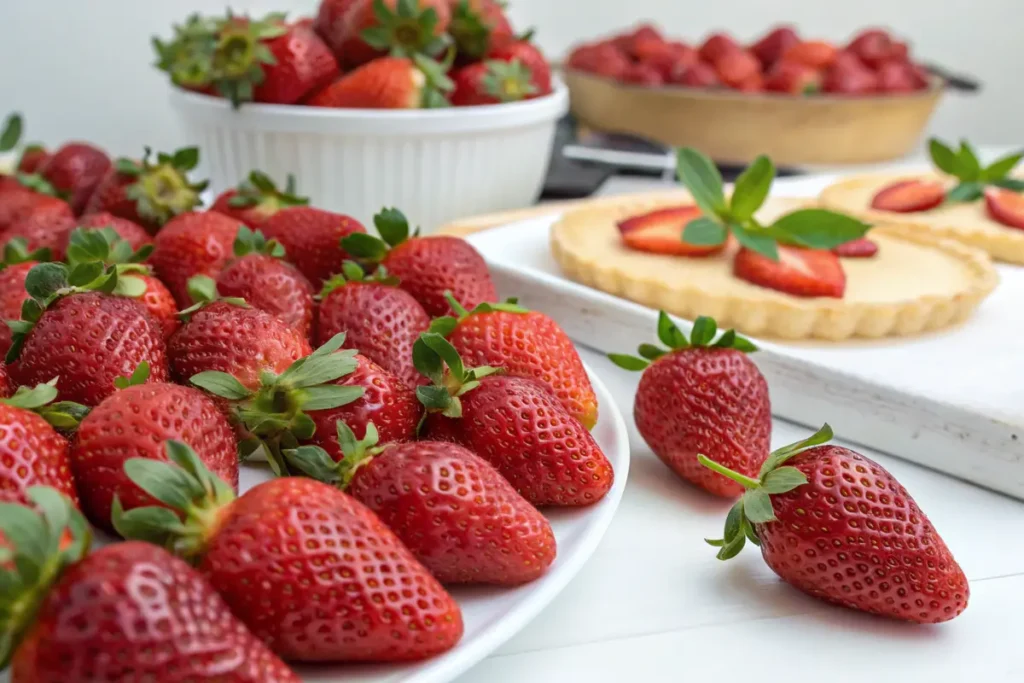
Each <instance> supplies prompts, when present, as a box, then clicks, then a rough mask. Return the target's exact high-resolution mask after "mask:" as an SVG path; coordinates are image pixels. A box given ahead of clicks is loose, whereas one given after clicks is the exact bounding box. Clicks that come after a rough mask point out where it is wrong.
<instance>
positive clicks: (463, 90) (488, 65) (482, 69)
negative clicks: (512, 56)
mask: <svg viewBox="0 0 1024 683" xmlns="http://www.w3.org/2000/svg"><path fill="white" fill-rule="evenodd" d="M531 78H532V75H531V73H530V70H529V69H527V68H526V67H525V66H523V63H522V62H520V61H518V60H516V61H512V62H502V61H498V60H493V59H492V60H488V61H486V62H475V63H473V64H470V65H468V66H464V67H462V68H461V69H459V70H458V71H456V72H455V74H454V77H453V80H454V82H455V92H453V93H452V96H451V101H452V104H454V105H455V106H457V107H468V106H477V105H483V104H501V103H503V102H519V101H521V100H525V99H527V98H529V97H530V96H531V95H533V94H534V93H535V92H536V88H535V87H534V85H533V84H532V83H531V82H530V80H531Z"/></svg>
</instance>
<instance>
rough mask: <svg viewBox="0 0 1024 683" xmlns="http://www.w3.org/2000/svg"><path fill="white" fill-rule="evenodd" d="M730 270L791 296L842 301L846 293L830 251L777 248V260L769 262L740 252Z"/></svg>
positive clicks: (746, 251) (753, 253)
mask: <svg viewBox="0 0 1024 683" xmlns="http://www.w3.org/2000/svg"><path fill="white" fill-rule="evenodd" d="M732 270H733V274H734V275H735V276H736V277H738V278H739V279H741V280H746V281H747V282H750V283H752V284H755V285H758V286H761V287H767V288H768V289H774V290H776V291H778V292H784V293H786V294H792V295H793V296H805V297H816V296H828V297H834V298H837V299H841V298H842V297H843V293H844V292H845V291H846V273H844V272H843V266H842V264H840V263H839V257H838V256H836V255H835V254H833V253H832V252H831V251H822V250H819V249H802V248H800V247H787V246H782V245H779V260H778V261H772V260H771V259H770V258H768V257H767V256H762V255H761V254H759V253H757V252H756V251H751V250H750V249H740V250H739V252H738V253H737V254H736V260H735V261H733V265H732Z"/></svg>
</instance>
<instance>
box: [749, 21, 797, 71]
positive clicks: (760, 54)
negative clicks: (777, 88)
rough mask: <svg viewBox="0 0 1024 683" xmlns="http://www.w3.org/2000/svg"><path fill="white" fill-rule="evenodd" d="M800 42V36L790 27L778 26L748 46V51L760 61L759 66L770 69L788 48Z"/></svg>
mask: <svg viewBox="0 0 1024 683" xmlns="http://www.w3.org/2000/svg"><path fill="white" fill-rule="evenodd" d="M799 42H800V36H798V35H797V33H796V31H795V30H794V29H793V28H792V27H791V26H778V27H776V28H774V29H772V30H771V31H770V32H768V33H766V34H765V35H764V37H763V38H761V39H760V40H759V41H757V42H756V43H754V44H753V45H751V46H750V51H751V52H753V53H754V56H755V57H757V58H758V59H759V60H760V61H761V66H763V67H764V68H765V69H770V68H771V67H772V66H774V65H775V63H776V62H778V61H779V60H780V59H781V58H782V55H783V54H784V53H785V52H786V50H788V49H789V48H791V47H793V46H794V45H796V44H797V43H799Z"/></svg>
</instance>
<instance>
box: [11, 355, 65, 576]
mask: <svg viewBox="0 0 1024 683" xmlns="http://www.w3.org/2000/svg"><path fill="white" fill-rule="evenodd" d="M4 374H5V379H6V372H5V373H4ZM56 398H57V387H56V382H54V381H51V382H50V383H48V384H40V385H38V386H36V387H35V388H34V389H29V388H28V387H21V388H20V389H18V391H17V393H15V394H14V395H13V396H12V397H10V398H4V399H0V502H7V503H27V502H28V498H27V496H26V493H27V492H28V490H29V488H30V487H32V486H51V487H53V488H55V489H57V490H58V491H59V492H60V493H62V494H63V495H65V496H67V497H68V498H69V499H71V501H72V502H74V504H75V505H78V492H77V491H76V489H75V481H74V479H73V478H72V474H71V466H70V461H69V460H68V442H67V440H66V439H65V438H64V437H63V436H61V435H60V434H59V433H57V431H56V430H55V429H54V426H56V427H59V428H62V429H66V428H71V427H73V426H75V424H76V423H77V420H78V419H79V418H81V416H82V414H83V413H84V412H85V410H84V409H83V408H82V406H77V405H74V404H68V403H63V404H62V403H53V401H54V399H56ZM2 538H3V536H2V535H0V539H2ZM0 572H2V569H0Z"/></svg>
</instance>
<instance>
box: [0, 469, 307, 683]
mask: <svg viewBox="0 0 1024 683" xmlns="http://www.w3.org/2000/svg"><path fill="white" fill-rule="evenodd" d="M30 498H31V499H32V502H33V503H34V504H35V506H36V507H37V508H38V509H39V510H40V511H41V512H42V514H38V513H35V512H33V511H32V510H30V509H29V508H26V507H22V506H19V505H13V504H10V503H7V504H0V531H2V532H3V535H6V536H7V537H8V538H9V539H11V540H12V541H13V550H12V554H13V556H14V558H15V562H11V563H9V564H8V565H5V567H4V568H3V569H0V574H3V576H4V579H5V581H4V585H5V586H10V587H12V588H11V590H12V593H10V594H5V598H11V599H13V600H15V601H16V602H15V604H17V605H19V606H21V609H18V610H15V611H13V612H12V613H11V617H10V620H9V623H7V624H6V626H7V635H8V636H10V637H11V640H9V641H7V643H6V644H7V645H8V647H9V650H5V654H8V655H9V654H12V653H13V661H11V666H12V672H11V680H12V681H14V682H15V683H65V682H70V681H125V680H140V681H141V680H152V681H163V682H166V683H186V681H213V680H216V681H222V682H223V683H257V681H259V682H260V683H299V680H300V679H299V677H298V676H296V675H295V674H294V673H292V672H291V671H290V670H289V669H288V667H287V666H285V665H284V663H283V662H281V660H279V659H278V658H277V657H275V656H274V655H273V654H272V653H271V652H270V650H269V649H267V647H266V646H265V645H264V644H263V643H261V642H259V641H258V640H257V639H256V638H254V637H253V636H252V634H251V633H249V631H248V630H246V628H245V626H244V625H243V624H242V623H241V622H240V621H239V620H238V619H237V618H236V617H234V616H232V614H231V611H230V610H229V608H228V606H227V605H226V604H225V603H224V600H222V599H221V597H220V596H218V595H217V593H216V592H215V591H214V590H213V588H212V587H211V586H210V584H209V583H207V581H206V579H204V578H203V576H202V575H201V574H199V573H198V572H197V571H196V570H195V569H193V568H191V567H189V566H188V565H187V564H186V563H185V562H183V561H181V560H180V559H178V558H176V557H174V556H173V555H171V554H170V553H168V552H167V551H166V550H163V549H161V548H159V547H157V546H155V545H151V544H149V543H115V544H113V545H108V546H106V547H104V548H101V549H99V550H97V551H96V552H95V553H92V554H91V555H87V552H88V549H89V543H90V540H91V539H90V534H89V530H88V525H87V524H86V522H85V520H84V519H82V516H81V514H79V513H78V512H77V510H75V509H74V507H73V506H72V505H71V504H70V503H69V502H68V501H67V499H65V498H63V497H62V496H61V495H60V494H59V493H57V492H56V491H54V490H53V489H49V488H46V487H36V488H34V489H32V490H31V491H30ZM29 567H32V568H39V567H46V568H47V571H46V572H45V573H44V574H43V575H42V578H41V579H40V576H39V574H38V569H35V571H36V572H37V573H36V574H34V575H33V574H30V573H29V571H28V569H21V568H29ZM22 572H25V573H24V574H22ZM72 624H73V625H74V626H73V627H72V626H70V625H72ZM7 664H8V661H7V660H6V659H4V660H3V661H0V666H6V665H7Z"/></svg>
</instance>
